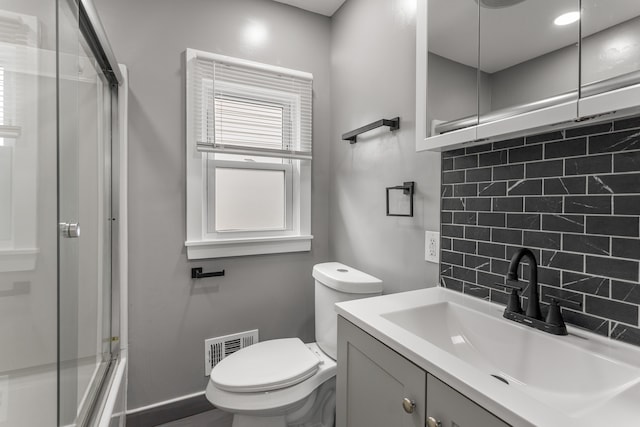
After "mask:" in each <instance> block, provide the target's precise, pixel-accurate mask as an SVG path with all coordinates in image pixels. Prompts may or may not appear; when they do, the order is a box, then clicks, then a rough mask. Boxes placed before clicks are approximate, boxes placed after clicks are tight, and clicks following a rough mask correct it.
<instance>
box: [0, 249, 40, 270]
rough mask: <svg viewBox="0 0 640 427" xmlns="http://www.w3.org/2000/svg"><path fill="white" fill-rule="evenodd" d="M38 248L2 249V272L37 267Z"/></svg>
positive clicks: (0, 254)
mask: <svg viewBox="0 0 640 427" xmlns="http://www.w3.org/2000/svg"><path fill="white" fill-rule="evenodd" d="M38 252H40V251H39V250H38V249H8V250H7V249H0V273H8V272H12V271H32V270H35V269H36V258H37V257H38Z"/></svg>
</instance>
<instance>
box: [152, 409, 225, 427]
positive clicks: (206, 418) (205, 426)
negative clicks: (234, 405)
mask: <svg viewBox="0 0 640 427" xmlns="http://www.w3.org/2000/svg"><path fill="white" fill-rule="evenodd" d="M232 421H233V415H231V414H229V413H227V412H223V411H221V410H220V409H214V410H211V411H207V412H203V413H201V414H197V415H193V416H191V417H188V418H183V419H181V420H177V421H172V422H170V423H167V424H161V425H160V426H157V427H231V423H232Z"/></svg>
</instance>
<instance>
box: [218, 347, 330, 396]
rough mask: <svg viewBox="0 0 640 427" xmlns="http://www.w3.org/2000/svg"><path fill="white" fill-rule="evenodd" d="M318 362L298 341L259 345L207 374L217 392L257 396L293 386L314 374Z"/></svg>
mask: <svg viewBox="0 0 640 427" xmlns="http://www.w3.org/2000/svg"><path fill="white" fill-rule="evenodd" d="M319 365H320V359H319V358H318V355H317V354H316V353H314V352H313V351H311V350H310V349H309V348H308V347H307V346H306V345H305V344H304V343H303V342H302V341H301V340H300V339H299V338H285V339H277V340H269V341H263V342H260V343H257V344H254V345H252V346H249V347H246V348H244V349H242V350H240V351H238V352H237V353H234V354H232V355H231V356H229V357H226V358H224V359H222V361H221V362H220V363H219V364H218V366H216V367H215V368H214V369H213V371H212V372H211V382H212V383H213V384H214V385H215V386H216V387H217V388H218V389H220V390H224V391H228V392H233V393H258V392H266V391H272V390H279V389H282V388H286V387H291V386H293V385H296V384H298V383H300V382H302V381H304V380H306V379H308V378H310V377H311V376H313V375H314V374H315V373H316V372H317V371H318V366H319Z"/></svg>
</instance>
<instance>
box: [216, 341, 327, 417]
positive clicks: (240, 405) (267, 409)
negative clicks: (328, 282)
mask: <svg viewBox="0 0 640 427" xmlns="http://www.w3.org/2000/svg"><path fill="white" fill-rule="evenodd" d="M265 342H266V341H265ZM254 345H257V344H254ZM305 347H307V348H308V349H309V350H310V351H311V352H313V353H314V354H316V355H318V357H319V358H320V359H321V363H320V365H319V366H318V369H317V371H316V372H315V374H313V375H312V376H311V377H309V378H307V379H306V380H304V381H302V382H300V383H298V384H295V385H293V386H290V387H285V388H281V389H278V390H273V391H267V392H257V393H234V392H230V391H226V390H222V389H220V388H219V387H217V386H216V385H215V384H214V383H213V381H211V379H210V380H209V382H208V384H207V390H206V396H207V399H209V401H210V402H211V403H213V404H214V405H215V406H216V407H217V408H219V409H222V410H225V411H228V412H233V413H239V414H242V413H249V414H254V415H260V414H273V413H280V412H282V411H286V410H288V409H290V408H292V407H295V406H296V405H299V402H300V401H301V400H302V399H304V398H305V397H307V396H309V395H310V394H312V393H313V392H314V390H316V389H317V388H318V387H319V386H320V385H321V384H323V383H324V382H325V381H327V380H329V379H331V378H334V377H335V375H336V362H335V360H333V359H331V358H330V357H329V356H327V355H326V354H324V353H323V352H322V350H320V348H319V347H318V346H317V345H316V344H315V343H311V344H306V345H305ZM247 348H249V347H247ZM223 360H224V359H223ZM220 363H222V362H220ZM218 366H220V365H218Z"/></svg>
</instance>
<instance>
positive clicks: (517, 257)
mask: <svg viewBox="0 0 640 427" xmlns="http://www.w3.org/2000/svg"><path fill="white" fill-rule="evenodd" d="M525 257H526V258H527V259H528V260H529V288H528V289H527V299H528V302H527V310H526V312H524V313H523V311H522V307H521V306H520V297H519V296H518V291H521V290H522V287H521V286H520V282H519V280H518V267H519V266H520V261H522V258H525ZM502 286H504V287H505V288H509V289H511V296H510V297H509V303H508V304H507V308H506V309H505V310H504V314H503V317H504V318H506V319H509V320H513V321H515V322H518V323H521V324H523V325H527V326H531V327H532V328H536V329H539V330H541V331H545V332H549V333H550V334H554V335H567V327H566V325H565V324H564V319H563V318H562V312H561V311H560V305H565V306H566V305H571V306H574V307H577V308H579V307H582V303H579V302H575V301H569V300H565V299H562V298H558V297H556V296H549V298H550V299H551V305H550V306H549V312H548V314H547V318H546V319H545V320H542V313H541V310H540V297H539V295H538V263H537V262H536V257H535V255H534V254H533V252H531V250H529V249H527V248H520V249H518V250H517V251H516V253H515V254H513V256H512V257H511V263H510V264H509V271H508V272H507V277H506V280H505V283H504V285H502Z"/></svg>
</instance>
